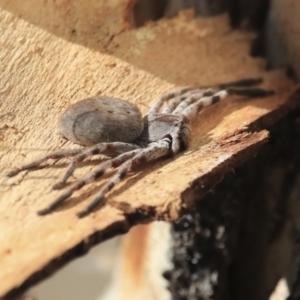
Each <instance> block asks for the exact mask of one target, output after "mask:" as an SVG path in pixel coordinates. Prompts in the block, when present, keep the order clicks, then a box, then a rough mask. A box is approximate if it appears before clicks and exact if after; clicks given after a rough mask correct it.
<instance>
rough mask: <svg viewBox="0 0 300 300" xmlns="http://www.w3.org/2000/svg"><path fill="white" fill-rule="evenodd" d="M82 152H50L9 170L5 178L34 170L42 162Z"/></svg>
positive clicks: (76, 150) (80, 150) (79, 150)
mask: <svg viewBox="0 0 300 300" xmlns="http://www.w3.org/2000/svg"><path fill="white" fill-rule="evenodd" d="M82 151H83V149H72V150H62V151H57V152H52V153H50V154H47V155H45V156H43V157H41V158H39V159H37V160H35V161H33V162H31V163H29V164H27V165H23V166H21V167H18V168H15V169H13V170H11V171H10V172H9V173H7V175H6V176H8V177H13V176H16V175H17V174H19V173H20V172H22V171H26V170H30V169H34V168H36V167H38V166H40V165H41V164H42V163H43V162H45V161H47V160H48V159H54V160H55V159H58V160H59V159H62V158H65V157H70V156H75V155H77V154H78V153H80V152H82Z"/></svg>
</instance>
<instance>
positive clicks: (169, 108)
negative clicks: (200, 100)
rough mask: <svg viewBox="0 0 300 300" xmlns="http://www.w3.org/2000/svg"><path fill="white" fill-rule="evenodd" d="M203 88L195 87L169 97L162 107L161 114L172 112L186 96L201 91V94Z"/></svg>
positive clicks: (188, 96)
mask: <svg viewBox="0 0 300 300" xmlns="http://www.w3.org/2000/svg"><path fill="white" fill-rule="evenodd" d="M203 91H204V90H201V89H195V90H192V91H189V92H186V93H184V94H183V95H181V96H177V97H175V98H173V99H170V101H169V103H168V105H166V106H165V107H164V109H163V110H162V112H161V113H162V114H171V113H173V111H174V109H176V107H177V106H178V105H179V104H180V103H181V102H184V101H186V100H187V99H188V98H190V97H192V95H194V94H196V93H202V94H203Z"/></svg>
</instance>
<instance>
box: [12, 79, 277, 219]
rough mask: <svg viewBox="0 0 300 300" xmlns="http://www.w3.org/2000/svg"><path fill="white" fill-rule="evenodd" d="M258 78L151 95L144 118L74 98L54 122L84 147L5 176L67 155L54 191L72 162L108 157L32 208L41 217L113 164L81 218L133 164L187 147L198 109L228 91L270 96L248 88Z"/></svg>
mask: <svg viewBox="0 0 300 300" xmlns="http://www.w3.org/2000/svg"><path fill="white" fill-rule="evenodd" d="M261 81H262V80H261V79H243V80H240V81H236V82H231V83H225V84H219V85H216V86H212V87H183V88H179V89H177V90H175V91H173V92H171V93H168V94H165V95H163V96H161V97H160V98H159V99H157V101H156V102H154V104H153V106H152V107H151V108H150V110H149V112H148V114H147V115H146V116H145V117H144V119H142V115H141V113H140V110H139V109H138V107H137V106H135V105H134V104H131V103H128V102H126V101H124V100H120V99H116V98H111V97H104V96H101V97H92V98H88V99H85V100H82V101H79V102H77V103H75V104H74V105H72V106H71V107H69V108H68V109H67V110H66V112H65V113H64V114H63V115H62V117H61V119H60V122H59V128H60V134H61V135H62V136H63V137H64V138H67V139H69V140H71V141H73V142H75V143H78V144H82V145H85V146H89V147H87V148H83V149H75V150H62V151H59V152H54V153H51V154H49V155H46V156H44V157H42V158H40V159H38V160H36V161H34V162H32V163H30V164H27V165H24V166H22V167H20V168H16V169H14V170H12V171H11V172H9V173H8V176H9V177H12V176H15V175H17V174H18V173H20V172H21V171H24V170H29V169H33V168H36V167H38V166H39V165H40V164H41V163H43V162H45V161H46V160H48V159H61V158H64V157H73V158H72V160H71V162H70V164H69V166H68V168H67V170H66V173H65V175H64V177H63V178H62V179H61V181H59V182H58V183H56V184H55V185H54V186H53V188H54V189H58V188H61V187H62V186H63V185H64V184H65V183H66V181H67V180H68V178H69V177H70V176H71V175H72V174H73V172H74V170H75V169H76V166H77V165H78V164H79V163H80V162H82V161H83V160H84V159H86V158H87V157H89V156H92V155H96V154H105V155H107V156H110V157H111V158H110V159H108V160H107V161H104V162H102V163H101V164H99V165H98V166H97V167H96V168H95V169H94V170H93V171H92V172H91V173H89V174H88V175H86V176H85V177H83V178H81V179H79V180H78V181H77V182H75V183H74V184H73V185H71V186H70V187H67V188H66V189H65V191H64V192H63V193H62V194H61V196H60V197H58V198H57V199H56V200H55V201H54V202H52V203H51V204H50V205H49V206H48V207H46V208H45V209H43V210H40V211H39V212H38V214H40V215H44V214H47V213H49V212H51V211H53V210H54V209H55V208H56V207H57V206H58V205H60V204H61V203H62V202H64V201H65V200H66V199H68V198H69V197H71V196H72V194H73V193H74V192H75V191H77V190H79V189H81V188H82V187H83V186H85V185H86V184H89V183H92V182H94V181H95V180H97V179H98V178H99V177H101V176H102V175H103V174H104V173H105V172H106V171H107V170H108V169H109V168H118V170H117V171H116V173H115V174H114V176H113V177H112V178H111V179H110V180H108V182H107V183H106V184H105V185H104V186H103V188H102V189H101V190H100V192H99V193H98V194H97V195H96V197H95V198H94V200H93V201H92V202H91V203H90V204H89V205H88V206H87V207H86V208H85V209H84V210H82V211H81V212H79V213H78V214H77V216H78V217H83V216H85V215H86V214H88V213H90V212H91V211H92V210H93V209H94V208H95V207H97V206H98V205H100V204H102V203H103V201H104V198H105V194H106V193H107V192H109V191H110V190H112V189H113V188H114V186H115V185H116V184H117V183H119V182H120V181H121V180H122V179H123V178H124V177H125V176H126V175H127V174H128V172H129V171H131V170H132V168H133V167H134V166H135V165H136V164H140V163H141V162H147V161H152V160H155V159H158V158H161V157H165V156H171V155H176V154H177V153H178V152H180V151H181V150H183V149H185V148H187V147H188V145H189V141H190V138H191V123H192V122H193V120H194V119H195V117H196V116H197V114H198V112H199V111H200V110H202V109H203V107H205V106H209V105H213V104H215V103H217V102H219V101H220V100H222V99H224V98H226V97H227V96H228V95H230V94H235V95H240V96H246V97H264V96H268V95H271V94H273V91H269V90H263V89H259V88H248V87H249V86H252V85H255V84H258V83H260V82H261ZM166 103H167V104H166Z"/></svg>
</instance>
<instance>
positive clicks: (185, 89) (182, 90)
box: [148, 86, 195, 115]
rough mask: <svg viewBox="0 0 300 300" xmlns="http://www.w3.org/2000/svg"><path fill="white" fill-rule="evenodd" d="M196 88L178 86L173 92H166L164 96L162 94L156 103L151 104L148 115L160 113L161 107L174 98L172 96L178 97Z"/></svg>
mask: <svg viewBox="0 0 300 300" xmlns="http://www.w3.org/2000/svg"><path fill="white" fill-rule="evenodd" d="M193 89H195V88H194V87H190V86H189V87H182V88H178V89H176V90H174V91H173V92H170V93H167V94H164V95H162V96H160V97H159V98H158V99H157V100H156V101H155V102H154V104H153V105H152V106H151V108H150V110H149V112H148V115H150V114H157V113H159V111H160V109H161V108H162V106H163V105H164V104H165V102H167V101H168V100H170V99H172V98H176V97H179V96H181V95H183V94H185V93H186V92H188V91H190V90H193Z"/></svg>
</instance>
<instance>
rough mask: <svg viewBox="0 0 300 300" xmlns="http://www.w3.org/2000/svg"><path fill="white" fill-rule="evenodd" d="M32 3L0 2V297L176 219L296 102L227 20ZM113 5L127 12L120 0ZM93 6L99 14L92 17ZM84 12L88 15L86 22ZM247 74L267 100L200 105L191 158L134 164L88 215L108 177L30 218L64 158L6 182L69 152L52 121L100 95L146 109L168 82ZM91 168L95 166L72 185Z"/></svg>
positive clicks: (48, 196) (48, 195) (47, 198)
mask: <svg viewBox="0 0 300 300" xmlns="http://www.w3.org/2000/svg"><path fill="white" fill-rule="evenodd" d="M32 2H34V3H35V4H34V5H36V6H37V8H36V10H34V11H35V12H36V13H35V14H34V13H33V11H31V10H29V9H28V7H27V6H26V4H25V2H24V4H23V2H20V1H18V2H17V3H18V4H17V5H16V4H15V5H14V4H13V3H14V2H7V1H0V9H1V11H0V28H1V40H0V43H1V52H0V61H1V64H0V70H1V81H0V107H1V112H0V117H1V118H0V143H1V155H0V172H1V174H2V176H1V183H0V192H1V201H0V240H1V243H0V266H1V269H0V282H1V284H0V297H4V296H5V295H13V293H15V292H19V291H22V290H24V289H25V288H27V287H29V286H30V285H32V284H34V283H36V282H37V281H39V280H41V279H43V278H45V277H46V276H48V275H50V274H51V273H53V272H54V271H55V270H56V269H58V268H59V267H61V266H63V265H64V264H65V263H67V262H68V261H70V260H71V259H73V258H75V257H77V256H79V255H81V254H83V253H85V251H87V250H88V249H89V248H91V247H92V246H93V245H95V244H96V243H99V242H101V241H103V240H105V239H107V238H109V237H112V236H115V235H118V234H121V233H125V232H127V231H128V230H129V229H130V227H132V226H133V225H134V224H136V223H139V222H147V221H150V220H151V219H165V220H174V219H176V218H178V217H179V216H180V213H181V212H182V211H183V210H184V209H186V208H188V207H192V206H193V204H194V203H195V201H196V200H200V198H201V196H202V195H203V194H204V193H205V192H207V191H208V190H209V189H211V188H212V187H213V186H214V185H215V184H216V183H217V182H218V181H219V180H221V178H222V176H223V175H224V174H225V173H226V172H229V171H231V170H232V169H233V168H234V167H235V166H237V165H240V164H241V163H242V162H243V161H245V160H247V159H249V158H251V157H253V156H255V154H256V153H257V152H258V150H259V147H260V146H261V145H262V144H263V143H265V142H267V140H268V132H267V131H266V130H265V129H267V128H268V126H269V125H271V124H272V123H274V122H275V121H276V120H277V119H278V118H280V117H281V116H282V115H283V114H285V113H286V112H287V111H289V110H290V109H292V107H293V105H294V102H295V101H294V98H295V97H290V95H291V91H292V90H293V89H294V88H295V87H294V84H293V83H292V82H290V81H289V80H287V79H286V77H285V75H284V73H283V72H266V71H265V63H264V61H263V60H262V59H254V58H252V57H250V56H249V55H248V53H249V45H250V42H251V39H252V38H253V36H251V35H249V33H244V32H239V31H234V30H231V29H230V28H229V25H228V20H227V17H226V16H222V17H217V18H211V19H199V18H197V19H193V18H192V17H190V16H189V14H188V13H185V14H181V15H179V16H178V17H176V18H174V19H171V20H162V21H159V22H157V23H152V24H149V25H148V26H146V27H144V28H139V29H126V28H128V26H127V25H128V24H127V25H126V24H124V22H125V21H126V20H125V19H126V18H125V17H124V15H123V14H124V13H123V11H122V9H120V11H118V10H114V9H110V10H109V9H103V10H101V5H102V4H103V3H104V2H105V1H96V0H95V1H90V2H89V4H88V5H86V6H85V14H83V16H82V15H81V14H79V15H78V18H76V17H74V15H76V11H77V10H76V9H75V8H74V7H68V8H66V7H64V5H65V4H66V3H67V2H68V1H66V3H65V2H64V1H62V4H61V5H60V6H57V7H56V6H55V5H56V4H55V1H54V2H53V4H49V3H50V2H49V3H48V4H47V5H45V6H42V5H43V4H39V1H32ZM83 2H84V1H79V0H78V1H77V2H76V3H77V4H78V3H81V4H82V5H84V4H83ZM117 2H118V1H114V4H113V5H115V6H116V7H117V4H116V3H117ZM119 2H120V3H121V4H122V5H123V6H122V5H121V4H120V8H122V7H123V9H126V7H127V6H126V5H124V3H125V2H126V1H121V0H120V1H119ZM127 2H128V1H127ZM51 3H52V2H51ZM95 3H98V4H97V5H98V6H99V7H97V9H95V10H94V6H93V5H96V4H95ZM101 3H102V4H101ZM51 5H52V6H53V7H51ZM107 5H108V4H107ZM77 8H78V7H77ZM89 8H90V10H89ZM74 9H75V12H74V11H73V10H74ZM47 10H48V11H47ZM50 12H56V13H54V14H52V15H51V13H50ZM118 13H119V15H117V16H116V14H118ZM38 14H39V15H41V16H43V17H42V18H41V19H42V21H41V20H40V19H39V16H38ZM110 14H111V15H110ZM85 15H89V17H90V18H88V20H86V22H83V20H81V19H80V18H81V17H82V18H84V17H85ZM17 16H21V18H18V17H17ZM66 16H68V17H67V18H65V17H66ZM72 16H73V18H72ZM118 16H119V18H120V20H123V23H122V22H119V23H120V24H119V25H118V24H117V25H114V26H109V24H108V25H107V24H106V25H107V26H104V25H103V24H100V25H101V26H100V25H99V24H97V22H100V21H99V20H101V22H103V20H106V21H105V22H107V23H109V22H115V20H116V18H117V17H118ZM53 18H54V20H53ZM34 24H37V25H34ZM53 24H56V25H57V26H54V25H53ZM78 24H80V26H79V25H78ZM114 24H115V23H114ZM98 25H99V26H98ZM102 25H103V26H102ZM125 25H126V26H125ZM116 26H119V27H118V28H116ZM74 28H75V29H76V30H75V29H74ZM98 31H99V32H98ZM245 77H263V78H264V80H265V82H264V84H263V85H262V87H263V88H267V89H274V90H275V91H276V95H274V96H272V97H268V98H261V99H254V100H248V99H242V100H241V99H238V98H234V97H232V98H230V99H229V100H228V101H227V100H226V101H224V102H223V103H219V104H217V105H215V106H214V107H210V108H207V109H206V110H205V111H203V112H202V113H201V114H199V117H198V120H197V122H196V124H194V127H193V133H192V136H193V137H192V143H191V145H190V147H189V149H188V150H186V151H185V152H183V153H181V154H180V155H178V156H177V157H174V158H168V159H162V160H159V161H157V162H155V163H151V164H148V165H147V166H144V167H141V168H139V169H138V170H137V172H136V173H132V175H131V176H129V177H128V178H127V179H126V180H124V182H123V183H121V184H120V185H119V186H118V187H116V189H115V190H114V191H113V192H112V193H110V194H109V195H108V198H107V200H108V204H107V205H106V206H105V207H103V208H101V209H99V210H97V211H96V212H95V213H93V214H91V215H89V216H87V217H86V218H83V219H81V220H79V219H77V218H76V216H75V214H76V212H78V211H79V210H80V209H81V208H83V207H84V206H85V205H86V203H87V201H89V200H91V198H92V197H93V196H94V195H95V193H97V191H98V190H99V189H100V187H101V186H102V185H103V183H104V182H106V180H107V178H108V177H109V176H111V174H112V172H109V174H108V175H107V176H106V177H105V178H104V179H102V180H99V181H98V182H97V183H94V184H92V185H90V186H87V187H86V188H84V189H83V190H81V191H80V192H78V193H76V194H75V196H74V197H72V199H70V200H69V201H68V202H67V203H66V204H64V205H63V206H62V207H61V208H60V209H58V210H57V211H55V212H54V213H52V214H50V215H47V216H44V217H39V216H37V214H36V212H37V211H38V210H39V209H41V208H43V207H45V205H46V204H48V203H50V202H51V201H52V200H53V199H54V198H55V197H56V196H58V195H59V191H58V192H57V191H55V192H51V191H50V188H51V186H52V185H53V183H54V182H56V181H57V179H58V178H59V176H61V175H62V174H63V172H64V168H65V167H66V165H67V162H68V160H64V161H62V162H59V163H56V164H53V162H49V164H48V165H47V167H46V168H43V169H40V170H37V171H34V172H29V173H28V172H24V173H21V174H19V175H18V176H17V177H15V178H11V179H8V178H6V176H5V173H6V172H7V171H8V170H10V169H11V168H12V167H15V166H18V165H21V164H24V163H26V162H30V161H31V160H33V159H34V158H37V157H39V156H41V155H43V154H45V153H48V152H49V151H53V150H55V149H68V148H74V147H78V146H74V145H72V144H71V143H64V142H63V141H62V140H61V139H60V138H59V136H58V135H57V121H58V119H59V117H60V115H61V114H62V112H63V111H64V110H65V108H66V107H68V106H69V105H70V104H71V103H74V102H76V101H78V100H81V99H83V98H86V97H88V96H93V95H108V96H112V97H117V98H122V99H125V100H128V101H130V102H132V103H135V104H137V105H138V106H139V107H140V108H141V110H142V111H143V113H145V112H146V111H147V109H148V108H149V106H150V105H151V103H152V102H153V100H154V99H155V98H156V97H158V96H159V95H160V94H162V93H164V92H167V91H169V90H171V89H172V88H174V87H175V86H179V85H191V84H196V83H197V84H201V85H210V84H215V83H219V82H226V81H232V80H237V79H241V78H245ZM253 128H255V132H254V131H253ZM101 159H102V160H103V158H101ZM96 164H97V160H95V159H93V161H92V163H87V164H85V165H84V166H83V167H81V168H79V169H78V170H77V171H76V174H75V177H76V178H79V177H80V176H82V175H83V174H86V173H87V172H89V171H91V170H92V168H93V167H94V166H95V165H96ZM76 178H73V181H74V180H75V179H76ZM120 208H122V209H120Z"/></svg>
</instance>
